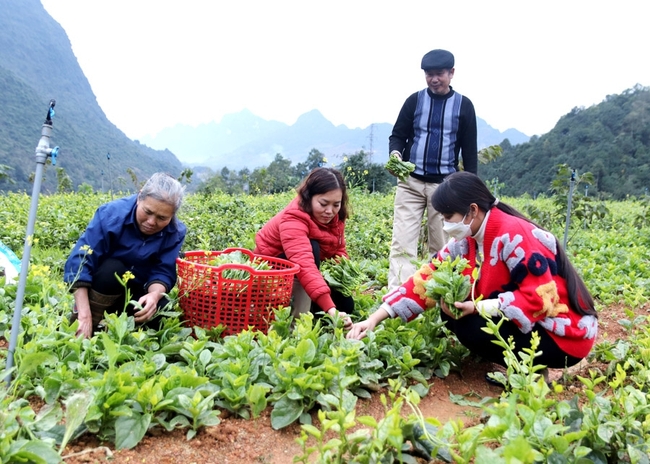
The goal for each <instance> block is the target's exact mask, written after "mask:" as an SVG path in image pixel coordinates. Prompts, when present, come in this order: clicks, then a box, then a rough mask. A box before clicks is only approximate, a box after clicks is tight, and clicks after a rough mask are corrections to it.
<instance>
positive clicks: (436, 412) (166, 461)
mask: <svg viewBox="0 0 650 464" xmlns="http://www.w3.org/2000/svg"><path fill="white" fill-rule="evenodd" d="M637 313H638V314H646V313H647V311H646V310H644V309H643V308H641V309H639V310H638V312H637ZM623 318H626V316H625V313H624V310H623V309H622V308H621V307H610V308H606V309H604V310H601V311H600V312H599V322H600V330H599V339H598V342H600V341H603V340H610V341H615V340H617V339H620V338H625V337H626V335H627V333H626V331H625V329H624V328H623V327H622V326H620V325H619V324H618V322H617V321H618V320H620V319H623ZM492 367H493V366H492V365H489V364H485V363H477V362H476V361H473V360H471V359H469V360H467V362H466V363H465V364H464V365H463V366H462V369H461V372H460V374H459V373H452V374H450V375H449V376H448V377H447V378H445V379H438V378H435V379H432V380H431V382H432V383H431V387H430V390H429V393H428V395H427V396H426V397H425V398H423V399H422V401H421V403H420V405H419V408H420V410H421V411H422V414H423V415H424V417H435V418H437V419H438V420H439V421H440V422H442V423H445V422H447V421H449V420H450V419H459V420H462V421H463V423H464V424H465V425H467V426H471V425H474V424H476V422H477V421H478V419H479V416H480V413H481V411H480V410H479V409H477V408H472V407H468V406H459V405H457V404H455V403H453V402H452V401H451V400H450V397H449V395H450V394H455V395H466V396H467V397H468V399H469V400H472V401H479V400H480V399H481V398H483V397H486V396H491V397H496V396H499V395H500V394H501V392H502V389H501V388H499V387H497V386H493V385H490V384H488V383H487V382H486V381H485V374H486V373H487V372H488V371H491V370H493V369H492ZM590 367H602V366H592V365H590V364H588V363H587V362H586V361H583V362H582V363H580V364H579V365H578V366H574V367H573V368H571V369H569V372H563V371H562V370H560V369H555V370H551V372H550V380H556V381H558V383H563V384H565V385H566V386H567V392H570V391H571V390H575V389H578V388H579V383H578V382H574V379H575V374H576V373H580V374H581V375H584V373H585V372H586V370H587V369H589V368H590ZM383 392H384V393H385V391H383ZM381 393H382V391H380V392H377V393H374V394H373V395H372V398H371V399H369V400H362V399H359V401H358V402H357V411H356V412H357V416H360V415H372V416H374V417H375V418H377V419H380V418H381V417H383V411H384V407H383V405H382V404H381V402H380V394H381ZM404 413H405V414H408V413H409V411H407V408H406V407H405V408H404ZM313 417H314V423H315V425H317V424H316V415H315V414H314V415H313ZM300 430H301V429H300V425H299V424H295V423H294V424H292V425H291V426H289V427H287V428H285V429H282V430H274V429H273V428H272V427H271V420H270V408H269V409H267V410H266V411H265V412H264V413H263V414H262V416H261V417H259V418H256V419H251V420H244V419H241V418H239V417H234V416H229V414H228V412H227V411H222V414H221V422H220V423H219V424H218V425H216V426H214V427H207V428H204V429H202V430H201V431H200V432H199V433H198V434H197V436H196V437H195V438H193V439H192V440H189V441H188V440H186V438H185V433H186V431H184V430H176V431H173V432H171V433H167V432H164V431H161V430H155V429H154V430H152V431H151V432H150V433H149V434H147V435H146V436H145V437H144V438H143V440H142V441H141V442H140V443H139V444H138V445H137V446H136V447H135V448H133V449H130V450H115V449H114V447H113V445H111V444H106V443H100V442H98V441H97V440H96V439H95V438H94V437H91V436H85V437H82V438H81V439H79V440H77V441H76V442H74V443H72V444H71V445H69V446H68V447H67V448H66V450H65V452H64V453H63V456H64V458H65V462H67V463H69V464H79V463H99V462H114V463H160V464H172V463H174V464H175V463H188V464H211V463H214V464H217V463H219V464H244V463H246V464H250V463H256V462H257V463H265V464H287V463H291V462H293V457H294V456H296V455H300V454H302V450H301V448H300V446H299V445H298V443H296V438H297V437H299V436H300ZM66 456H67V457H66Z"/></svg>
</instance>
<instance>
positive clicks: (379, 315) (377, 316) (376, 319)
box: [346, 303, 388, 340]
mask: <svg viewBox="0 0 650 464" xmlns="http://www.w3.org/2000/svg"><path fill="white" fill-rule="evenodd" d="M385 304H386V303H384V305H385ZM387 317H388V311H387V310H386V308H385V307H384V306H383V305H382V306H380V307H379V308H377V311H375V312H374V313H372V314H371V315H370V316H368V319H366V320H365V321H360V322H357V323H356V324H354V325H353V326H352V328H351V329H350V331H349V332H348V334H347V335H346V338H348V339H350V340H361V339H362V338H363V337H365V336H366V334H367V333H368V332H370V331H372V330H373V329H374V328H375V327H377V324H379V323H380V322H381V321H383V320H384V319H386V318H387Z"/></svg>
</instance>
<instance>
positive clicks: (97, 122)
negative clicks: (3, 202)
mask: <svg viewBox="0 0 650 464" xmlns="http://www.w3.org/2000/svg"><path fill="white" fill-rule="evenodd" d="M0 4H1V5H2V14H0V102H1V107H0V114H1V117H0V164H2V165H6V166H9V168H10V169H8V170H7V172H6V174H8V176H9V177H10V178H12V179H13V180H14V181H15V183H13V184H12V183H9V182H8V181H7V180H2V181H0V189H2V190H31V183H30V180H29V177H30V175H31V173H32V172H34V170H35V166H36V164H35V156H34V150H35V148H36V145H37V144H38V141H39V138H40V134H41V125H42V123H43V121H44V120H45V116H46V114H47V109H48V105H49V102H50V99H55V100H56V106H55V111H56V116H55V117H54V119H53V121H54V132H53V137H52V144H53V145H58V146H59V147H60V152H59V157H58V160H57V166H56V167H57V168H58V167H60V168H63V170H64V172H65V174H67V175H68V176H69V178H70V184H71V185H72V186H74V187H76V186H78V185H80V184H82V183H87V184H90V185H91V186H93V187H95V188H100V187H101V185H102V183H103V182H105V183H106V185H110V184H113V185H114V187H115V188H118V187H119V188H130V187H132V186H133V184H132V177H133V176H132V174H134V175H135V176H136V177H137V178H142V179H143V178H146V177H148V175H149V174H151V173H153V172H155V171H166V172H169V173H171V174H174V175H178V174H179V173H180V172H181V169H182V166H181V163H180V162H179V161H178V159H177V158H176V157H175V156H174V154H172V153H171V152H169V151H168V150H165V151H156V150H152V149H150V148H148V147H145V146H144V145H141V144H139V143H137V142H133V141H131V140H129V138H128V137H126V135H125V134H124V133H123V132H122V131H120V130H119V129H118V128H117V127H115V125H113V124H112V123H111V122H110V121H109V120H108V119H107V118H106V115H105V114H104V113H103V111H102V110H101V108H100V107H99V105H98V104H97V100H96V98H95V95H94V94H93V92H92V89H91V87H90V84H89V83H88V80H87V79H86V77H85V76H84V74H83V72H82V70H81V68H80V67H79V64H78V62H77V59H76V57H75V56H74V54H73V52H72V48H71V45H70V41H69V40H68V38H67V36H66V34H65V31H64V30H63V28H62V27H61V26H60V25H59V24H58V23H57V22H56V21H54V19H52V18H51V17H50V16H49V15H48V14H47V12H46V11H45V9H44V8H43V6H42V5H41V3H40V1H38V0H1V1H0ZM107 153H110V155H111V157H110V161H109V159H108V157H107V156H106V155H107ZM127 170H129V171H127ZM43 187H44V191H46V192H47V191H50V192H51V191H54V190H56V189H57V179H56V172H55V169H53V167H52V166H47V168H46V172H45V179H44V182H43Z"/></svg>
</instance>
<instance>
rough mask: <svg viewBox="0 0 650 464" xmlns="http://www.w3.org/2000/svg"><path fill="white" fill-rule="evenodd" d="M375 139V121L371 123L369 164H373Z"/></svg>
mask: <svg viewBox="0 0 650 464" xmlns="http://www.w3.org/2000/svg"><path fill="white" fill-rule="evenodd" d="M374 139H375V123H372V124H370V152H369V154H368V164H372V155H373V141H374Z"/></svg>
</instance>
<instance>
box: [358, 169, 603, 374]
mask: <svg viewBox="0 0 650 464" xmlns="http://www.w3.org/2000/svg"><path fill="white" fill-rule="evenodd" d="M431 202H432V205H433V208H435V209H436V210H437V211H440V213H442V215H443V218H444V220H445V221H444V229H445V230H446V231H447V233H448V234H449V236H450V241H449V242H448V243H447V245H446V246H445V247H444V248H443V249H442V250H440V251H439V252H438V258H439V259H445V258H446V257H447V256H451V257H452V258H455V257H456V256H462V257H464V258H465V259H467V260H468V261H469V263H470V265H471V269H468V270H467V271H465V272H466V273H467V274H469V275H471V272H472V271H473V270H474V269H475V268H479V274H478V275H479V277H478V279H477V282H476V285H475V289H474V296H475V298H474V299H476V298H478V296H479V295H481V296H482V297H483V299H482V300H480V301H479V302H478V303H476V304H475V303H474V301H473V300H472V298H471V295H470V298H469V299H468V300H467V301H458V302H455V303H454V306H456V308H458V309H459V310H461V311H462V313H461V315H460V316H459V317H458V318H455V317H454V316H453V315H452V313H451V311H450V310H449V308H448V307H447V306H446V305H445V304H444V302H437V301H433V300H431V299H430V298H428V297H427V296H426V295H425V293H424V285H423V283H424V281H426V280H427V279H428V278H429V277H430V276H431V274H432V273H434V272H435V267H434V266H433V264H429V265H425V266H423V267H422V268H421V269H420V270H419V271H417V272H416V273H415V274H414V275H413V276H412V277H411V278H410V279H409V280H408V281H407V282H405V283H404V284H403V285H402V286H400V287H398V288H397V289H395V290H394V291H392V292H390V293H388V294H387V295H385V296H384V298H383V304H382V305H381V306H380V307H379V308H378V309H377V311H375V312H374V313H373V314H372V315H370V317H369V318H368V319H367V320H365V321H361V322H358V323H357V324H355V325H354V327H353V328H352V330H351V331H350V332H349V333H348V338H356V339H360V338H363V337H364V336H365V334H366V332H367V331H369V330H372V329H373V328H374V327H375V326H376V325H377V323H378V322H380V321H382V320H383V319H385V318H387V317H396V316H399V317H400V318H402V320H403V321H405V322H406V321H410V320H411V319H414V318H415V317H417V315H418V314H420V313H421V312H423V311H424V310H426V309H429V308H431V307H433V306H436V305H437V304H440V306H441V309H442V311H441V317H442V320H443V321H445V322H446V324H447V327H448V328H449V329H450V330H451V331H452V332H454V333H455V334H456V336H457V338H458V340H459V341H460V342H461V343H462V344H463V345H465V346H466V347H467V348H468V349H469V350H470V351H471V352H472V353H475V354H477V355H479V356H480V357H481V358H482V359H485V360H487V361H491V362H495V363H498V364H502V365H503V364H504V358H503V349H502V348H501V347H499V346H497V345H496V344H494V343H492V341H493V340H494V337H493V336H491V335H489V334H488V333H486V332H484V331H483V330H482V328H483V327H485V326H486V320H485V318H484V316H487V317H493V318H495V321H498V320H499V319H500V318H501V316H502V315H503V316H505V317H506V318H507V320H506V321H505V322H504V323H503V324H502V325H501V329H500V332H501V335H502V336H503V337H504V338H505V339H506V340H507V339H508V338H509V337H510V336H512V337H513V340H514V342H515V352H519V351H521V350H522V349H523V348H528V347H530V342H531V338H532V334H533V333H534V332H537V334H538V335H539V337H540V340H541V342H540V346H539V348H538V351H541V352H542V354H541V356H539V357H538V358H536V359H535V362H536V363H537V364H543V365H545V366H547V367H551V368H563V367H567V366H571V365H574V364H576V363H578V362H579V361H580V360H581V359H583V358H584V357H585V356H587V354H588V353H589V351H590V350H591V348H592V346H593V344H594V341H595V339H596V334H597V331H598V322H597V318H596V310H595V308H594V301H593V299H592V297H591V295H590V294H589V292H588V290H587V288H586V286H585V284H584V282H583V281H582V279H581V278H580V276H579V275H578V274H577V272H576V270H575V268H574V267H573V266H572V265H571V263H570V262H569V260H568V258H567V255H566V253H565V252H564V250H563V249H562V247H561V246H560V244H559V243H558V241H557V239H556V238H555V237H554V236H553V235H552V234H551V233H549V232H547V231H545V230H543V229H541V228H540V227H539V226H537V225H536V224H535V223H533V222H532V221H530V220H529V219H527V218H526V217H524V216H523V215H522V214H521V213H519V212H518V211H517V210H515V209H514V208H512V207H510V206H508V205H506V204H504V203H500V202H499V201H498V200H497V199H496V198H495V197H494V196H492V194H491V193H490V190H489V189H488V188H487V186H486V185H485V184H484V183H483V181H481V179H480V178H479V177H478V176H476V175H475V174H472V173H469V172H464V171H461V172H456V173H454V174H451V175H450V176H448V177H447V178H446V179H445V180H444V182H442V183H441V184H440V186H439V187H438V188H437V189H436V191H435V192H434V194H433V196H432V198H431Z"/></svg>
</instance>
